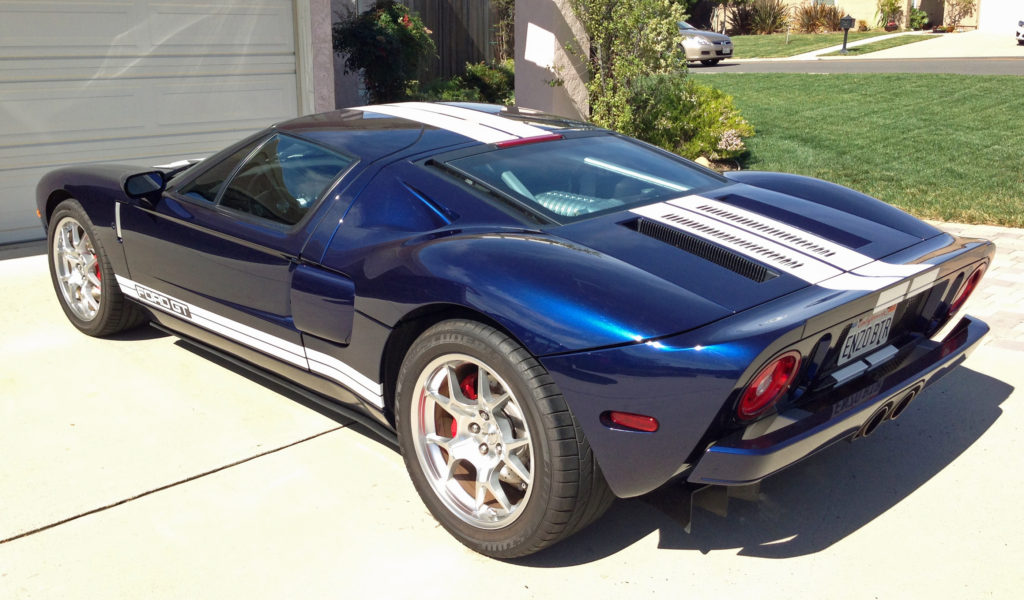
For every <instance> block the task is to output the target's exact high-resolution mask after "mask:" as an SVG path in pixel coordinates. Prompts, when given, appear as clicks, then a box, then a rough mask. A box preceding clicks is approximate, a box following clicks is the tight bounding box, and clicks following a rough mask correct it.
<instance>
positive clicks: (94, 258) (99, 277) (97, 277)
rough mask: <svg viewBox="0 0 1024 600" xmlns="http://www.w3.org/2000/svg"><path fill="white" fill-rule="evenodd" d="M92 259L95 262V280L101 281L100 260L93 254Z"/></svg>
mask: <svg viewBox="0 0 1024 600" xmlns="http://www.w3.org/2000/svg"><path fill="white" fill-rule="evenodd" d="M92 259H93V260H94V261H96V280H97V281H101V280H102V279H103V275H100V259H99V257H97V256H96V255H95V254H93V255H92Z"/></svg>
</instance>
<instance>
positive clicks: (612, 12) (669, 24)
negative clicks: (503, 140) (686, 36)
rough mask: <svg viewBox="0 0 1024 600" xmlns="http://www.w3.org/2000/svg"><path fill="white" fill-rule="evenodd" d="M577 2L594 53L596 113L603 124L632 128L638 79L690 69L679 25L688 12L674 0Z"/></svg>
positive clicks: (590, 59) (590, 89)
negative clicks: (634, 91) (634, 89)
mask: <svg viewBox="0 0 1024 600" xmlns="http://www.w3.org/2000/svg"><path fill="white" fill-rule="evenodd" d="M571 5H572V9H573V11H574V13H575V14H576V18H577V19H579V21H580V24H581V25H583V29H584V30H585V31H586V33H587V37H588V38H589V47H590V52H589V56H586V57H584V59H585V60H586V63H587V70H588V74H589V76H590V80H589V81H588V82H587V93H588V96H589V98H590V118H591V120H592V121H593V122H594V123H597V124H598V125H601V126H603V127H608V128H610V129H615V130H617V131H623V132H629V130H630V127H631V124H632V120H633V119H632V116H633V115H632V110H631V107H630V97H631V94H632V90H633V88H634V87H635V84H636V82H637V80H638V79H639V78H640V77H643V76H647V75H655V74H658V73H674V72H680V71H685V69H686V54H685V52H684V51H683V47H682V44H681V40H680V36H679V27H678V25H677V23H678V22H679V21H683V20H685V18H686V14H685V13H684V12H683V9H682V7H681V6H680V5H679V4H676V3H675V2H672V1H671V0H571ZM576 47H577V49H581V48H585V47H586V45H585V44H580V43H577V44H576Z"/></svg>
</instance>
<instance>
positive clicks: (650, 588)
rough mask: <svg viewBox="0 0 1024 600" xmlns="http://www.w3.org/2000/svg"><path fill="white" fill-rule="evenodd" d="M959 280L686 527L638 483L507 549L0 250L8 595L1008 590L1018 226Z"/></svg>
mask: <svg viewBox="0 0 1024 600" xmlns="http://www.w3.org/2000/svg"><path fill="white" fill-rule="evenodd" d="M941 226H942V227H945V228H946V229H949V230H952V231H954V232H955V233H958V234H962V235H980V236H986V237H990V238H994V239H996V241H997V244H999V253H998V254H997V256H996V262H995V264H994V265H993V267H992V269H991V270H990V272H989V273H988V275H987V276H986V278H985V279H984V281H983V283H982V286H981V287H980V289H979V290H978V291H977V292H976V294H975V296H974V298H973V299H972V301H971V302H970V303H969V304H968V312H969V313H971V314H975V315H978V316H980V317H982V318H986V319H988V320H989V321H990V323H991V324H993V325H994V327H993V332H992V335H991V336H990V337H989V339H988V340H987V341H986V343H985V344H984V345H983V346H982V347H981V348H979V349H978V350H977V351H976V352H975V354H974V355H973V356H972V357H971V358H970V359H969V360H968V361H967V362H966V363H965V364H964V365H963V366H961V367H959V368H958V369H956V371H955V372H953V373H952V374H950V375H949V376H947V377H946V378H945V379H943V380H942V381H941V382H939V383H937V384H936V385H935V386H933V387H931V388H929V390H928V391H927V392H925V393H924V394H922V396H921V397H920V399H918V400H916V401H915V403H914V404H912V405H911V406H910V407H909V408H908V410H907V412H906V413H905V415H904V416H902V417H901V418H900V419H899V420H898V421H895V422H892V423H889V424H886V425H884V426H882V427H881V428H879V430H878V432H877V433H875V434H874V435H873V436H872V437H871V438H869V439H867V440H864V441H860V442H857V443H855V444H851V445H848V444H841V445H839V446H838V447H835V448H832V449H829V450H827V451H825V452H823V453H821V454H819V455H817V456H815V457H813V458H811V459H809V460H807V461H805V462H803V463H801V464H799V465H797V466H795V467H794V468H792V469H790V470H788V471H786V472H784V473H782V474H779V475H777V476H775V477H772V478H770V479H768V480H767V481H766V482H765V483H764V485H763V486H762V489H761V499H760V502H758V503H745V502H734V503H733V504H732V505H731V506H730V514H729V516H728V517H726V518H722V517H718V516H714V515H712V514H710V513H706V512H700V511H698V512H697V513H696V514H695V522H694V530H693V533H692V534H686V533H685V532H684V531H683V530H682V528H681V527H680V526H679V524H678V523H676V522H675V521H674V520H673V519H671V518H670V517H668V516H666V515H665V514H663V513H661V512H659V511H658V510H655V509H654V508H652V507H651V506H650V505H648V504H647V503H645V502H643V501H640V500H630V501H620V502H618V503H617V504H616V505H615V506H613V508H612V509H611V510H610V511H609V513H608V514H607V515H606V516H605V517H604V518H603V519H602V520H601V521H599V522H598V523H597V524H596V525H595V526H592V527H590V528H589V529H588V530H586V531H584V532H582V533H581V534H580V535H577V536H575V537H573V538H570V539H569V540H567V541H566V542H564V543H562V544H560V545H558V546H556V547H555V548H552V549H551V550H549V551H547V552H544V553H542V554H540V555H537V556H535V557H532V558H530V559H528V560H523V561H515V562H511V561H510V562H502V561H494V560H489V559H486V558H483V557H481V556H479V555H476V554H474V553H472V552H470V551H468V550H466V549H464V548H463V547H462V546H461V545H459V544H458V543H457V542H455V541H454V540H453V539H452V538H451V537H450V536H449V535H448V534H447V533H446V532H445V531H444V530H443V529H442V528H440V527H439V526H438V525H437V523H436V522H434V521H433V520H432V518H431V517H430V515H429V514H428V513H427V511H426V509H425V508H424V507H423V506H422V503H421V502H420V500H419V498H418V497H417V495H416V493H415V491H414V490H413V488H412V485H411V484H410V483H409V480H408V478H407V476H406V474H405V469H404V466H403V464H402V460H401V457H400V456H399V455H398V454H397V453H396V452H395V451H394V450H392V449H390V448H388V447H387V446H385V445H384V444H382V443H380V442H378V441H377V440H376V439H375V438H373V437H369V436H368V435H366V434H363V433H361V432H360V431H358V430H356V429H354V428H353V427H352V426H349V425H348V424H347V423H345V422H339V421H336V420H334V419H331V418H327V417H325V416H323V415H321V414H319V413H317V412H316V411H314V410H312V409H310V408H308V407H306V406H304V405H302V404H301V403H299V402H298V401H297V400H296V399H295V398H293V397H290V396H289V395H288V394H287V393H282V391H281V390H278V389H276V388H274V387H273V386H269V385H267V384H265V383H263V382H262V381H260V380H258V379H253V378H250V377H247V376H246V375H245V374H244V373H241V372H238V371H237V370H236V369H234V368H232V367H231V366H228V365H224V364H221V363H219V362H217V361H215V360H211V359H209V358H208V357H206V356H205V355H202V354H198V353H196V352H194V351H192V350H190V349H189V348H188V347H187V346H185V345H183V344H182V343H180V342H178V341H176V340H175V339H174V338H172V337H167V336H163V335H161V334H159V333H157V332H155V331H154V330H149V329H142V330H140V331H138V332H136V333H133V334H132V335H129V336H122V337H121V338H118V339H93V338H88V337H86V336H83V335H81V334H79V333H78V332H77V331H76V330H74V329H73V328H72V327H71V325H70V324H68V323H67V321H66V319H65V317H64V315H63V314H62V313H61V311H60V308H59V307H58V305H57V301H56V299H55V297H54V293H53V289H52V287H51V284H50V281H49V277H48V274H47V268H46V259H45V257H44V256H39V255H33V256H23V257H20V258H12V259H9V260H0V277H2V280H3V281H4V283H5V287H4V294H5V299H6V300H5V302H4V304H3V306H4V307H5V308H6V310H7V315H6V317H7V318H5V319H4V320H3V321H2V322H0V356H2V357H3V361H2V363H0V390H2V392H3V393H2V396H0V456H3V457H4V460H3V461H2V462H0V598H4V599H19V600H20V599H30V598H62V599H66V598H103V599H104V600H112V599H119V598H124V599H133V600H135V599H138V598H146V599H147V600H149V599H159V598H173V599H179V598H245V599H247V600H248V599H259V598H303V599H306V598H352V597H355V598H358V597H363V596H370V595H373V596H384V597H387V598H416V599H417V600H418V599H429V598H445V599H449V598H451V596H452V595H453V593H456V590H461V589H464V588H466V587H475V588H476V589H477V590H478V591H480V592H485V593H489V594H493V595H498V596H501V597H502V598H510V599H517V598H533V597H536V598H545V599H547V598H553V597H564V596H566V595H570V594H571V595H572V596H578V597H583V598H597V599H600V598H616V599H618V598H622V597H623V596H625V595H634V594H663V595H664V597H697V598H701V597H712V596H714V597H718V596H730V597H732V596H736V597H743V596H751V597H758V598H818V597H820V598H830V599H833V598H839V599H842V598H864V597H881V598H899V597H915V598H917V597H919V598H924V597H936V598H964V597H993V598H1007V599H1009V598H1017V597H1019V595H1020V590H1021V589H1022V587H1024V570H1022V569H1021V568H1020V565H1021V564H1024V520H1022V519H1020V517H1019V514H1018V511H1017V510H1016V505H1017V503H1016V499H1017V498H1019V497H1021V496H1022V495H1024V480H1022V479H1021V477H1020V476H1019V474H1020V473H1021V472H1024V455H1022V453H1021V452H1020V448H1021V446H1022V444H1024V408H1022V400H1024V393H1022V392H1021V389H1022V388H1024V369H1022V368H1021V365H1022V364H1024V309H1022V308H1021V306H1024V230H1017V229H1006V228H999V227H987V226H960V225H948V224H944V225H941Z"/></svg>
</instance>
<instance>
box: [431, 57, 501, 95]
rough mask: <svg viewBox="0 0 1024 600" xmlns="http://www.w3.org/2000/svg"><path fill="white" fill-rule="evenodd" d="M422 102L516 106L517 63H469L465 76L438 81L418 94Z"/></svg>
mask: <svg viewBox="0 0 1024 600" xmlns="http://www.w3.org/2000/svg"><path fill="white" fill-rule="evenodd" d="M415 96H416V97H417V98H419V99H420V100H439V101H442V102H487V103H490V104H502V105H511V104H515V101H516V100H515V97H516V94H515V61H513V60H512V59H511V58H510V59H507V60H503V61H500V62H496V63H492V64H487V63H484V62H480V63H466V72H465V73H463V74H462V75H456V76H455V77H452V78H451V79H439V80H437V81H434V82H432V83H430V84H429V85H427V86H425V87H424V89H423V90H422V91H421V92H419V93H418V94H415Z"/></svg>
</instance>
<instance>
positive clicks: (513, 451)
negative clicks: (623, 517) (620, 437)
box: [395, 320, 613, 558]
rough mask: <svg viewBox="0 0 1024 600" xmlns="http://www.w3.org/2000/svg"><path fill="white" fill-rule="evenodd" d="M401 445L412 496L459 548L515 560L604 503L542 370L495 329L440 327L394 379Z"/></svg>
mask: <svg viewBox="0 0 1024 600" xmlns="http://www.w3.org/2000/svg"><path fill="white" fill-rule="evenodd" d="M396 399H397V402H396V403H397V406H396V409H395V413H396V417H397V426H398V436H399V442H400V444H401V447H402V455H403V457H404V459H405V464H406V467H407V468H408V470H409V474H410V476H411V477H412V480H413V483H414V484H415V487H416V490H417V491H418V492H419V494H420V496H421V497H422V498H423V501H424V503H425V504H426V505H427V507H428V508H429V509H430V511H431V513H433V515H434V517H435V518H436V519H437V520H438V521H439V522H440V523H441V524H442V525H443V526H444V527H445V529H447V530H448V531H449V532H451V533H452V534H453V535H454V536H455V537H456V538H458V539H459V541H461V542H462V543H463V544H465V545H467V546H469V547H470V548H472V549H473V550H475V551H477V552H480V553H482V554H486V555H488V556H493V557H499V558H511V557H516V556H524V555H527V554H530V553H532V552H536V551H537V550H539V549H541V548H544V547H546V546H549V545H551V544H553V543H555V542H557V541H559V540H561V539H563V538H565V537H567V536H569V535H571V534H572V533H574V532H576V531H578V530H579V529H581V528H583V527H584V526H586V525H587V524H589V523H591V522H592V521H594V520H595V519H597V518H598V517H599V516H600V515H601V514H602V513H603V512H604V511H605V509H607V507H608V506H609V505H610V504H611V501H612V499H613V496H612V494H611V492H610V490H609V489H608V486H607V484H606V483H605V481H604V477H603V476H602V474H601V472H600V469H599V468H598V466H597V464H596V462H595V461H594V458H593V454H592V452H591V450H590V446H589V444H588V443H587V440H586V438H585V437H584V435H583V431H582V430H581V429H580V428H579V426H578V425H577V423H576V421H575V419H574V417H573V415H572V413H571V412H570V411H569V409H568V407H567V406H566V404H565V400H564V399H563V398H562V395H561V393H559V391H558V389H557V387H556V386H555V383H554V381H553V380H552V378H551V376H550V374H548V372H547V371H546V370H545V369H544V367H543V366H542V365H541V364H540V363H539V362H538V361H537V359H535V358H534V357H533V356H532V355H531V354H530V353H529V352H527V351H526V350H525V349H524V348H523V347H522V346H520V345H519V344H518V343H517V342H516V341H515V340H513V339H512V338H510V337H509V336H507V335H505V334H503V333H502V332H500V331H498V330H496V329H494V328H492V327H489V326H487V325H483V324H481V323H476V322H472V321H463V320H453V321H444V322H441V323H439V324H437V325H434V326H433V327H431V328H430V329H428V330H427V331H425V332H424V333H423V334H422V335H421V336H420V337H419V338H418V339H417V340H416V341H415V342H414V343H413V345H412V347H411V348H410V349H409V352H408V354H407V355H406V357H405V360H404V362H403V364H402V367H401V370H400V372H399V375H398V385H397V390H396Z"/></svg>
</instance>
